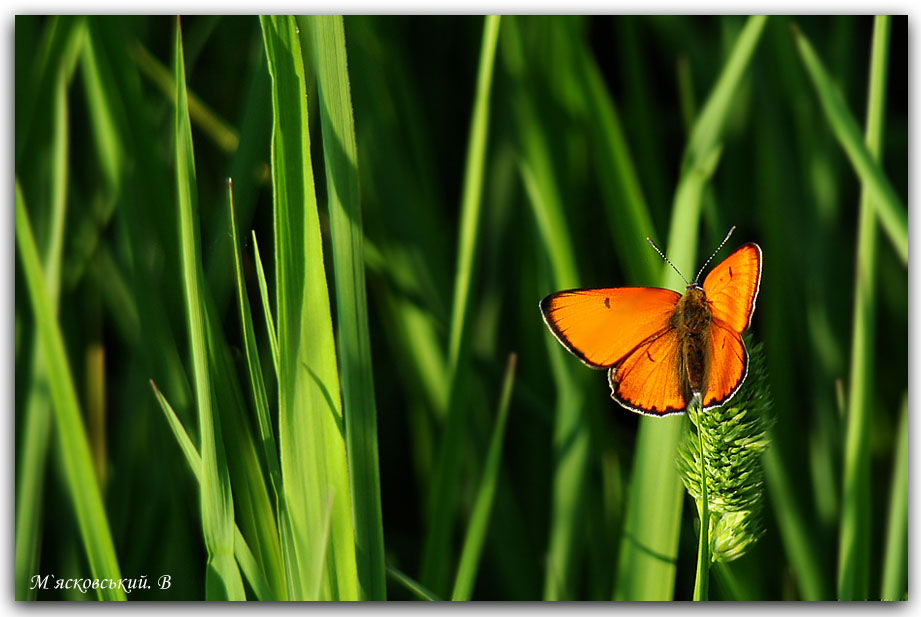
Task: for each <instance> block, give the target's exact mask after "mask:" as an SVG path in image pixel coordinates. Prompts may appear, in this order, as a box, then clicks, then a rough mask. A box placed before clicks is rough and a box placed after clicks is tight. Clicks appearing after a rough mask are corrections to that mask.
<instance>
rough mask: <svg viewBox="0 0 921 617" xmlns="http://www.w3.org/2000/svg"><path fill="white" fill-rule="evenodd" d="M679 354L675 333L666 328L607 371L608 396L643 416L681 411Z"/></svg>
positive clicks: (683, 407)
mask: <svg viewBox="0 0 921 617" xmlns="http://www.w3.org/2000/svg"><path fill="white" fill-rule="evenodd" d="M680 354H681V342H680V341H679V340H678V332H677V330H676V329H675V328H671V327H669V328H666V329H665V330H663V331H662V332H661V333H659V334H657V335H656V336H654V337H652V338H651V339H649V340H648V341H647V342H645V343H643V344H642V345H640V346H639V347H637V348H636V349H634V350H633V351H632V352H631V353H630V354H629V355H627V357H625V358H624V359H623V360H622V361H621V362H620V363H618V364H617V365H616V366H614V367H611V370H610V371H609V372H608V383H609V384H610V386H611V396H612V397H613V398H614V400H616V401H617V402H618V403H620V404H621V405H623V406H624V407H626V408H628V409H631V410H633V411H637V412H639V413H643V414H647V415H653V416H664V415H667V414H672V413H679V412H682V411H684V409H685V407H686V400H685V394H684V390H685V388H684V385H683V380H682V376H681V370H680V366H681V357H680Z"/></svg>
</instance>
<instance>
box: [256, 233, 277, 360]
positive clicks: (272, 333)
mask: <svg viewBox="0 0 921 617" xmlns="http://www.w3.org/2000/svg"><path fill="white" fill-rule="evenodd" d="M253 259H254V260H255V262H256V278H257V279H258V281H259V297H260V298H261V299H262V312H263V315H264V317H265V327H266V331H267V332H268V337H269V351H270V352H271V354H272V362H273V364H274V366H275V375H278V370H279V367H278V334H277V333H278V331H277V330H276V329H275V318H274V317H272V305H271V304H270V303H269V286H268V283H267V282H266V280H265V268H263V266H262V256H261V255H260V254H259V241H258V240H256V232H255V231H254V232H253Z"/></svg>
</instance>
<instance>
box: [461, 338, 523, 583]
mask: <svg viewBox="0 0 921 617" xmlns="http://www.w3.org/2000/svg"><path fill="white" fill-rule="evenodd" d="M516 365H517V357H516V356H515V354H512V355H511V356H509V359H508V365H507V366H506V369H505V379H504V380H503V382H502V394H501V396H500V398H499V410H498V414H497V415H496V425H495V427H494V428H493V434H492V439H491V440H490V442H489V450H488V451H487V453H486V462H485V464H484V465H483V478H482V480H481V482H480V488H479V491H478V492H477V496H476V501H475V502H474V504H473V512H472V513H471V514H470V524H469V525H468V527H467V537H466V539H465V540H464V548H463V550H462V551H461V557H460V563H459V564H458V566H457V576H456V577H455V579H454V592H453V593H452V595H451V599H452V600H459V601H466V600H469V599H470V597H471V596H472V595H473V586H474V584H475V583H476V575H477V569H478V568H479V565H480V555H481V553H482V551H483V543H484V542H485V541H486V532H487V531H488V530H489V519H490V514H491V512H492V504H493V499H494V497H495V495H496V485H497V483H498V478H499V465H500V464H501V462H502V443H503V441H504V439H505V425H506V421H507V420H508V408H509V402H510V401H511V398H512V386H513V385H514V383H515V367H516Z"/></svg>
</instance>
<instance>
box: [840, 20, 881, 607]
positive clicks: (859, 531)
mask: <svg viewBox="0 0 921 617" xmlns="http://www.w3.org/2000/svg"><path fill="white" fill-rule="evenodd" d="M888 55H889V18H888V17H886V16H878V17H877V18H876V25H875V28H874V33H873V50H872V55H871V59H870V85H869V95H868V99H869V100H868V103H867V127H866V144H867V150H869V152H870V155H871V156H872V157H873V158H874V160H879V157H880V155H881V151H882V140H883V132H884V124H883V123H884V113H885V108H886V105H885V101H886V97H885V93H886V81H887V79H886V67H887V63H888ZM874 199H877V197H875V196H874V195H873V191H872V190H871V189H870V188H869V187H868V186H867V182H866V181H865V182H864V183H863V186H862V188H861V193H860V216H859V220H858V227H857V266H856V275H855V281H854V324H853V330H852V335H851V378H850V381H849V390H850V391H849V392H848V411H847V429H846V431H847V432H846V435H845V448H844V457H845V458H844V474H843V478H844V493H843V499H842V511H841V535H840V538H839V542H840V544H839V550H840V553H839V555H838V599H839V600H866V599H867V593H868V582H869V581H868V578H869V561H870V506H869V501H870V438H871V431H872V430H873V409H874V406H875V401H874V400H873V391H874V385H873V384H874V370H873V368H874V364H875V355H876V354H875V352H874V348H875V344H876V335H875V329H876V323H875V321H876V233H877V232H876V213H875V208H874V207H873V204H872V200H874Z"/></svg>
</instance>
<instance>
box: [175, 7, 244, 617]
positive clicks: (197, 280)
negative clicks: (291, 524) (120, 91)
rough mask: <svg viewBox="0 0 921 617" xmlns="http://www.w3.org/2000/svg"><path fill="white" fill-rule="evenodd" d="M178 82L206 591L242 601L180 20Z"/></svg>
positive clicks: (179, 178)
mask: <svg viewBox="0 0 921 617" xmlns="http://www.w3.org/2000/svg"><path fill="white" fill-rule="evenodd" d="M175 37H176V38H175V48H174V51H175V56H174V59H175V67H174V71H175V73H174V75H175V76H174V79H175V85H176V101H177V104H176V110H175V129H174V130H175V138H176V196H177V203H178V206H179V207H178V210H179V245H180V249H181V255H182V284H183V292H184V297H185V302H186V307H185V308H186V319H187V324H188V328H189V347H190V348H191V354H192V373H193V382H194V384H195V386H194V389H195V401H196V404H197V408H198V420H199V430H200V438H201V459H202V467H201V470H202V471H201V474H202V475H201V517H202V531H203V533H204V540H205V548H206V549H207V551H208V564H207V566H206V568H207V570H206V595H207V597H208V598H209V599H227V600H244V599H246V595H245V592H244V590H243V581H242V579H241V578H240V571H239V569H238V568H237V564H236V562H235V561H234V559H233V541H234V540H233V528H234V515H233V497H232V494H231V488H230V474H229V471H228V467H227V461H226V454H225V451H224V444H223V437H222V435H221V428H220V426H221V425H220V419H219V416H218V414H217V413H216V410H215V409H214V406H213V402H214V401H213V399H212V396H213V395H212V392H211V388H212V384H211V372H210V368H209V363H208V349H207V340H206V337H207V333H206V329H207V327H208V323H207V316H206V315H205V310H206V305H205V302H204V301H203V294H204V291H203V289H202V288H201V285H202V283H203V273H202V269H201V254H200V252H199V239H198V225H197V221H196V214H197V203H196V202H197V199H198V198H197V187H196V184H195V159H194V154H193V151H192V127H191V125H190V123H189V114H188V106H187V103H186V89H185V61H184V59H183V54H182V34H181V31H180V26H179V22H178V20H177V22H176V33H175Z"/></svg>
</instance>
